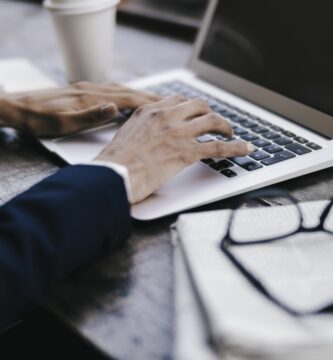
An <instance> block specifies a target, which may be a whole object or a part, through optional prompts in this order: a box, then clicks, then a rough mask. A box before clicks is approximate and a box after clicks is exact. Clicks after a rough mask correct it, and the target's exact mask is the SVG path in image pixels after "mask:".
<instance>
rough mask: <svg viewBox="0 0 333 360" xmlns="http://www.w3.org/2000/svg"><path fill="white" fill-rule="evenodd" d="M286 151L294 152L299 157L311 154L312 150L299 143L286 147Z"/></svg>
mask: <svg viewBox="0 0 333 360" xmlns="http://www.w3.org/2000/svg"><path fill="white" fill-rule="evenodd" d="M286 149H287V150H289V151H292V152H293V153H295V154H297V155H304V154H308V153H309V152H311V150H310V149H309V148H306V147H304V146H302V145H300V144H297V143H292V144H289V145H286Z"/></svg>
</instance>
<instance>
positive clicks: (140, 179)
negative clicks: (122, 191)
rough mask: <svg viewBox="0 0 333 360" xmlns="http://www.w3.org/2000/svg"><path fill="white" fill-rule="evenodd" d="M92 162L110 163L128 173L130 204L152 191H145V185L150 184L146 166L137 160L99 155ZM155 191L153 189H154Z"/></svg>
mask: <svg viewBox="0 0 333 360" xmlns="http://www.w3.org/2000/svg"><path fill="white" fill-rule="evenodd" d="M94 161H96V162H98V161H100V162H112V163H116V164H119V165H121V166H124V167H125V168H126V169H127V173H128V182H129V187H130V189H131V191H130V193H131V196H130V198H129V201H130V203H131V204H136V203H138V202H140V201H142V200H144V199H145V198H146V197H147V196H148V195H150V193H152V191H150V189H147V184H149V183H151V181H148V178H147V168H148V167H147V165H146V164H144V163H143V162H141V161H139V160H137V159H136V160H135V161H131V159H127V158H126V159H125V158H122V157H121V156H116V155H114V156H112V155H110V154H108V155H104V154H100V155H99V156H97V157H96V158H95V159H94ZM154 190H155V189H154Z"/></svg>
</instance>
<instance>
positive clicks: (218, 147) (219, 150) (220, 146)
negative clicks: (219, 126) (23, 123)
mask: <svg viewBox="0 0 333 360" xmlns="http://www.w3.org/2000/svg"><path fill="white" fill-rule="evenodd" d="M214 146H215V152H216V154H217V155H221V156H223V154H224V153H225V147H226V145H225V143H223V142H222V141H215V142H214Z"/></svg>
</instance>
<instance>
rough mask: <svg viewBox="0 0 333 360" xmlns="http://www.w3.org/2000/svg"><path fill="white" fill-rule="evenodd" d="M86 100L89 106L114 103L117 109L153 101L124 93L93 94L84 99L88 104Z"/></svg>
mask: <svg viewBox="0 0 333 360" xmlns="http://www.w3.org/2000/svg"><path fill="white" fill-rule="evenodd" d="M88 101H89V104H90V105H91V106H92V105H103V104H106V103H114V104H115V105H116V106H117V107H118V109H136V108H138V107H139V106H142V105H146V104H152V103H154V102H153V101H152V100H151V99H148V98H146V97H142V96H138V95H130V94H126V93H117V94H94V95H92V96H91V97H90V98H88V100H86V104H88Z"/></svg>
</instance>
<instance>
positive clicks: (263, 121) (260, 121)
mask: <svg viewBox="0 0 333 360" xmlns="http://www.w3.org/2000/svg"><path fill="white" fill-rule="evenodd" d="M252 119H253V120H256V121H257V122H258V123H260V124H262V125H264V126H270V125H272V124H271V123H270V122H269V121H267V120H263V119H261V118H258V117H254V116H252Z"/></svg>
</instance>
